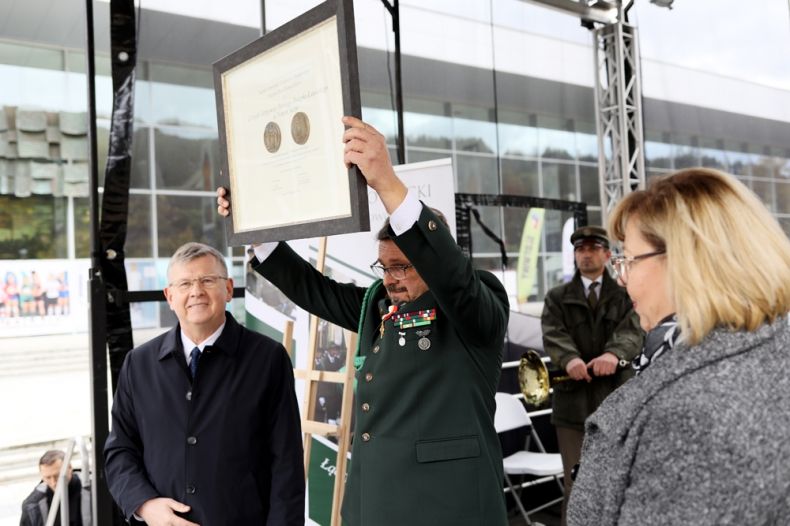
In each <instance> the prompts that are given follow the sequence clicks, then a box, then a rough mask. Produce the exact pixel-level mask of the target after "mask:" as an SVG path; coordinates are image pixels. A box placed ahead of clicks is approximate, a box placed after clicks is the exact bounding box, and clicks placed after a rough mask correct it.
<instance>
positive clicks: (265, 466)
mask: <svg viewBox="0 0 790 526" xmlns="http://www.w3.org/2000/svg"><path fill="white" fill-rule="evenodd" d="M168 279H169V285H168V287H167V288H166V289H165V291H164V292H165V296H166V297H167V301H168V303H169V304H170V308H171V309H172V310H173V311H175V313H176V316H177V317H178V321H179V323H178V325H177V326H176V327H175V328H173V329H171V330H170V331H168V332H166V333H164V334H162V335H161V336H159V337H157V338H154V339H153V340H151V341H149V342H147V343H145V344H143V345H141V346H140V347H137V348H136V349H134V350H132V351H131V352H130V353H129V354H128V356H127V357H126V360H125V362H124V365H123V369H122V370H121V376H120V379H119V382H118V390H117V392H116V393H115V401H114V403H113V408H112V432H111V433H110V436H109V437H108V439H107V443H106V445H105V447H104V456H105V462H106V472H107V482H108V485H109V487H110V492H111V493H112V495H113V498H114V499H115V501H116V502H117V503H118V505H119V506H120V508H121V510H122V512H123V515H124V517H126V518H127V519H129V520H130V521H131V522H134V521H139V520H143V521H145V522H146V523H147V524H148V525H164V524H168V525H175V526H192V525H203V526H223V525H225V526H231V525H249V524H267V525H269V526H274V525H277V526H280V525H296V524H298V525H303V524H304V469H303V465H302V457H303V452H302V437H301V429H300V420H299V409H298V406H297V402H296V397H295V393H294V380H293V371H292V365H291V361H290V359H289V357H288V354H287V353H286V352H285V349H284V348H283V346H282V345H280V344H279V343H277V342H275V341H274V340H271V339H270V338H268V337H266V336H263V335H261V334H258V333H255V332H252V331H249V330H247V329H245V328H244V327H242V326H241V325H239V324H238V323H237V322H236V320H234V319H233V316H231V315H230V314H228V313H226V312H225V304H226V303H227V302H229V301H230V300H231V298H232V295H233V280H232V279H231V278H229V277H228V271H227V267H226V265H225V260H224V259H223V257H222V255H221V254H220V253H219V252H218V251H216V250H215V249H213V248H211V247H209V246H206V245H203V244H200V243H187V244H186V245H184V246H182V247H181V248H179V249H178V250H177V251H176V253H175V254H174V255H173V257H172V258H171V260H170V265H169V267H168Z"/></svg>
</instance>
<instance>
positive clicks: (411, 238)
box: [217, 117, 509, 526]
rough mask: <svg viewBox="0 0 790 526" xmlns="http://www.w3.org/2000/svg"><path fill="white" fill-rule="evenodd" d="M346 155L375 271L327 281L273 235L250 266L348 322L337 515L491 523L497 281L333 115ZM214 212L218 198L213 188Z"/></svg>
mask: <svg viewBox="0 0 790 526" xmlns="http://www.w3.org/2000/svg"><path fill="white" fill-rule="evenodd" d="M344 123H345V124H346V125H347V126H349V128H348V129H347V130H346V133H345V136H344V141H345V161H346V163H347V164H356V165H357V166H358V167H359V168H360V170H361V171H362V173H363V174H364V176H365V178H366V180H367V183H368V185H369V186H370V187H371V188H373V190H375V191H376V192H377V193H378V195H379V197H380V198H381V200H382V202H383V204H384V207H385V208H386V210H387V212H388V213H389V214H390V217H389V219H388V221H387V222H386V224H385V226H384V228H382V230H381V231H380V232H379V235H378V239H379V251H378V260H377V261H376V263H375V264H374V265H373V266H372V268H373V270H374V272H377V273H378V274H380V275H381V276H382V277H383V280H377V281H376V282H375V283H374V284H373V285H372V286H371V287H369V288H367V289H366V288H363V287H358V286H356V285H352V284H343V283H337V282H335V281H333V280H331V279H328V278H326V277H325V276H323V275H322V274H320V273H319V272H317V271H316V270H315V269H314V268H313V267H312V266H311V265H310V264H308V263H307V262H306V261H304V260H303V259H302V258H300V257H299V256H298V255H296V253H295V252H293V250H291V248H290V247H289V246H288V245H287V244H285V243H279V244H274V243H272V244H263V245H258V246H256V247H255V254H256V259H257V261H254V262H253V264H254V265H255V269H256V270H257V271H258V272H260V273H261V274H262V275H263V276H264V277H266V279H268V280H270V281H271V282H272V283H273V284H274V285H276V286H277V287H278V288H279V289H280V290H281V291H282V292H284V293H285V294H286V295H287V296H288V297H289V298H291V300H293V301H294V302H295V303H296V304H297V305H299V306H300V307H302V308H304V309H306V310H308V311H310V312H311V313H313V314H316V315H317V316H319V317H321V318H322V319H325V320H328V321H330V322H332V323H335V324H337V325H339V326H341V327H344V328H346V329H350V330H354V331H357V332H358V333H359V356H360V357H362V358H363V359H364V362H363V363H362V365H361V367H359V368H358V371H357V373H356V374H357V381H358V386H357V392H356V399H355V408H354V409H355V415H354V418H355V429H354V440H353V446H352V459H351V465H350V468H349V475H348V483H347V486H346V492H345V497H344V500H343V508H342V515H343V519H344V521H345V523H346V524H348V525H350V526H372V525H375V526H390V525H392V526H403V525H409V526H420V525H424V526H445V525H446V526H450V525H453V526H462V525H468V526H472V525H475V526H484V525H485V526H501V525H504V524H506V522H507V519H506V512H505V501H504V496H503V493H502V480H503V474H502V452H501V449H500V445H499V439H498V437H497V434H496V431H495V430H494V410H495V402H494V394H495V392H496V388H497V384H498V381H499V375H500V371H501V366H502V355H503V341H504V335H505V330H506V327H507V321H508V312H509V307H508V299H507V294H506V292H505V289H504V287H503V286H502V284H501V283H500V281H499V280H498V279H497V278H496V277H495V276H494V275H493V274H491V273H489V272H484V271H477V270H474V269H473V268H472V264H471V261H469V259H467V258H466V257H465V256H464V255H463V253H462V252H461V250H460V248H459V247H458V245H457V244H456V243H455V241H454V240H453V238H452V236H451V235H450V232H449V231H448V229H447V228H446V226H445V225H444V224H443V222H442V220H441V218H440V217H439V216H437V215H436V213H435V212H434V211H432V210H431V209H430V208H428V207H426V206H424V205H423V204H422V203H420V202H419V201H418V200H417V198H416V196H415V195H414V194H413V193H412V192H409V191H408V190H407V188H406V186H405V185H404V184H403V183H402V182H401V181H400V179H398V177H397V176H396V175H395V172H394V171H393V169H392V165H391V163H390V160H389V155H388V153H387V146H386V141H385V138H384V137H383V136H382V135H381V134H380V133H378V132H377V131H376V130H375V129H374V128H373V127H371V126H369V125H367V124H365V123H363V122H362V121H360V120H358V119H355V118H353V117H345V118H344ZM218 196H219V197H218V200H217V201H218V204H219V207H218V208H219V212H220V214H222V215H227V213H228V207H229V202H228V201H227V200H226V199H225V198H224V196H225V191H224V190H223V189H220V190H218Z"/></svg>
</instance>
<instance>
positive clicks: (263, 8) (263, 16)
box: [261, 0, 266, 36]
mask: <svg viewBox="0 0 790 526" xmlns="http://www.w3.org/2000/svg"><path fill="white" fill-rule="evenodd" d="M265 34H266V0H261V36H263V35H265Z"/></svg>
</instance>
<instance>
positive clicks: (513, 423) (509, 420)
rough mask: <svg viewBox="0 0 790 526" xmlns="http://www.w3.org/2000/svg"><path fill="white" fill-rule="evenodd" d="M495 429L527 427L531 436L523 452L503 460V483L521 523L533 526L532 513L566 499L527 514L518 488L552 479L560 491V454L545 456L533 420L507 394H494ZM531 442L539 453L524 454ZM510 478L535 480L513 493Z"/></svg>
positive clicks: (512, 397) (550, 503) (556, 500)
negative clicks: (523, 477) (530, 518)
mask: <svg viewBox="0 0 790 526" xmlns="http://www.w3.org/2000/svg"><path fill="white" fill-rule="evenodd" d="M494 427H495V428H496V432H497V433H504V432H505V431H511V430H513V429H518V428H520V427H529V431H530V434H529V435H527V442H526V444H525V446H524V450H522V451H518V452H516V453H513V454H512V455H510V456H508V457H506V458H504V459H503V462H502V463H503V466H504V471H505V481H506V482H507V485H508V487H509V489H510V494H511V495H513V499H514V500H515V501H516V505H517V506H518V509H519V510H520V511H521V515H522V516H523V517H524V521H525V522H526V523H527V524H532V521H530V520H529V516H530V515H531V514H533V513H535V512H536V511H539V510H542V509H543V508H546V507H549V506H553V505H554V504H556V503H558V502H561V501H562V499H564V498H565V496H564V495H563V496H562V497H558V498H556V499H554V500H552V501H550V502H547V503H545V504H542V505H540V506H538V507H536V508H533V509H531V510H529V511H527V510H525V509H524V504H523V503H522V502H521V489H522V488H524V487H526V486H532V485H535V484H541V483H543V482H549V481H551V480H554V481H556V482H557V486H559V488H560V491H563V485H562V482H561V481H560V477H562V475H563V470H562V458H561V457H560V455H559V453H546V449H545V448H544V447H543V443H542V442H541V441H540V437H538V434H537V433H536V432H535V428H534V427H533V426H532V421H531V420H530V418H529V415H528V414H527V410H526V408H525V407H524V404H523V403H522V402H521V400H519V399H518V398H516V397H515V396H513V395H512V394H510V393H497V394H496V413H495V414H494ZM530 440H534V441H535V444H536V445H537V447H538V450H539V451H540V452H534V451H526V449H529V444H530ZM510 475H532V476H534V477H538V479H536V480H533V481H530V482H527V483H522V484H519V485H518V492H516V488H515V487H514V486H513V482H512V481H511V479H510ZM505 491H507V489H505Z"/></svg>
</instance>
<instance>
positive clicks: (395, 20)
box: [381, 0, 406, 164]
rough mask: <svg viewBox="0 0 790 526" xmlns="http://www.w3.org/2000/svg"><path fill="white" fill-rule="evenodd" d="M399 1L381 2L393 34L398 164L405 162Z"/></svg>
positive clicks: (383, 0) (384, 0) (385, 0)
mask: <svg viewBox="0 0 790 526" xmlns="http://www.w3.org/2000/svg"><path fill="white" fill-rule="evenodd" d="M398 1H399V0H392V5H390V3H389V1H388V0H381V2H382V3H383V4H384V7H386V8H387V11H388V12H389V14H390V16H391V17H392V31H393V33H395V111H396V112H397V114H398V164H403V163H405V162H406V139H405V136H404V135H403V81H402V80H401V53H400V6H399V5H398Z"/></svg>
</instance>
